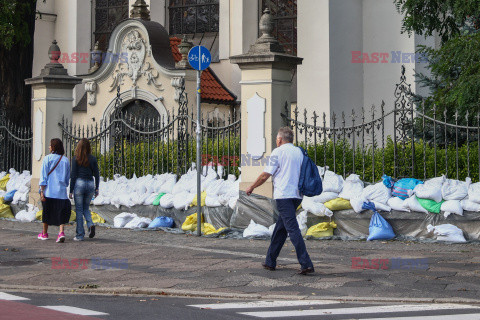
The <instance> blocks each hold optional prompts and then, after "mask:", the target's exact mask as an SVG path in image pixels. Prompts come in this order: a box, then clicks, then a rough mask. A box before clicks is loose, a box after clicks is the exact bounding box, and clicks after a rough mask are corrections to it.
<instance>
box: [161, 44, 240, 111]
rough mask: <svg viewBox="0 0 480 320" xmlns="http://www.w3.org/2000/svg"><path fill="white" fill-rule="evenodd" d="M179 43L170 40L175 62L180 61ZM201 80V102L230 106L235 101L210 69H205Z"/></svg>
mask: <svg viewBox="0 0 480 320" xmlns="http://www.w3.org/2000/svg"><path fill="white" fill-rule="evenodd" d="M181 42H182V40H181V39H179V38H176V37H173V38H170V47H171V48H172V55H173V59H175V62H178V61H180V60H182V55H181V54H180V51H178V45H179V44H180V43H181ZM201 80H202V82H201V90H202V101H203V102H212V103H228V104H231V103H234V102H235V101H236V100H237V97H236V96H235V95H234V94H233V93H232V92H230V90H228V89H227V87H225V85H224V84H223V83H222V82H221V81H220V79H218V77H217V75H216V74H215V72H213V70H212V69H210V68H207V69H205V70H204V71H203V72H202V76H201Z"/></svg>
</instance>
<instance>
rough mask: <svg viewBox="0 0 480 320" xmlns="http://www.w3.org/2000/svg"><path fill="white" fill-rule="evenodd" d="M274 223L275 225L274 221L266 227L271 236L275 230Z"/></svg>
mask: <svg viewBox="0 0 480 320" xmlns="http://www.w3.org/2000/svg"><path fill="white" fill-rule="evenodd" d="M276 225H277V224H276V223H274V224H272V225H271V226H270V227H268V233H269V234H270V237H272V236H273V231H274V230H275V226H276Z"/></svg>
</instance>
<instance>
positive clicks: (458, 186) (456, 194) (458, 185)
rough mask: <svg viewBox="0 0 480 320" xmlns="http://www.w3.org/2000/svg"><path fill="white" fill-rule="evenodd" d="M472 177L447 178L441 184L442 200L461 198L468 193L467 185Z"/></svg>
mask: <svg viewBox="0 0 480 320" xmlns="http://www.w3.org/2000/svg"><path fill="white" fill-rule="evenodd" d="M471 183H472V179H470V178H467V179H465V181H459V180H452V179H447V180H445V182H444V183H443V185H442V198H443V199H444V200H463V199H465V197H466V196H467V195H468V187H469V186H470V184H471Z"/></svg>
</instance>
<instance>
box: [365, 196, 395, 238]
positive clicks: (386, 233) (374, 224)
mask: <svg viewBox="0 0 480 320" xmlns="http://www.w3.org/2000/svg"><path fill="white" fill-rule="evenodd" d="M362 207H363V209H367V210H372V211H373V216H372V219H371V220H370V226H369V227H368V231H369V235H368V238H367V241H370V240H390V239H393V238H395V232H393V229H392V226H391V225H390V223H388V222H387V220H385V219H384V218H383V217H382V216H381V215H380V213H378V212H377V209H376V208H375V204H374V203H373V202H364V203H363V206H362Z"/></svg>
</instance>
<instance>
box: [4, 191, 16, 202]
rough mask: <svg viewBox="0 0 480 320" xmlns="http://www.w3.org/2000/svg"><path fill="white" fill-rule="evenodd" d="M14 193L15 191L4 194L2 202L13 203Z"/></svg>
mask: <svg viewBox="0 0 480 320" xmlns="http://www.w3.org/2000/svg"><path fill="white" fill-rule="evenodd" d="M15 192H17V190H12V191H9V192H7V193H6V194H5V197H3V201H5V202H11V201H13V196H14V195H15Z"/></svg>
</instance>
